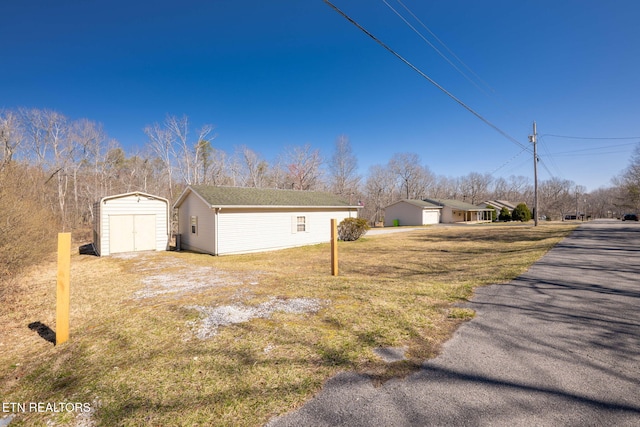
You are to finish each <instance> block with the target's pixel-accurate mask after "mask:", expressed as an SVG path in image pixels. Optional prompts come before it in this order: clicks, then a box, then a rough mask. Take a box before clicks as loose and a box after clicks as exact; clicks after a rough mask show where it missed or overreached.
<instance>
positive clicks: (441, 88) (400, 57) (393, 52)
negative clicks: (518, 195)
mask: <svg viewBox="0 0 640 427" xmlns="http://www.w3.org/2000/svg"><path fill="white" fill-rule="evenodd" d="M322 1H324V2H325V3H326V4H327V5H329V7H331V8H332V9H333V10H335V11H336V12H337V13H338V14H340V15H341V16H342V17H343V18H345V19H346V20H347V21H349V22H350V23H351V24H353V25H354V26H355V27H356V28H358V29H359V30H360V31H362V32H363V33H365V34H366V35H367V36H369V37H370V38H371V39H373V41H375V42H376V43H378V44H379V45H380V46H382V47H383V48H385V49H386V50H387V51H388V52H390V53H391V54H393V55H394V56H395V57H396V58H398V59H399V60H401V61H402V62H404V63H405V64H406V65H407V66H409V68H411V69H412V70H413V71H415V72H416V73H418V74H419V75H421V76H422V77H423V78H425V79H426V80H427V81H428V82H429V83H431V84H432V85H434V86H435V87H437V88H438V89H440V90H441V91H442V92H443V93H444V94H445V95H447V96H448V97H449V98H451V99H453V100H454V101H456V102H457V103H458V104H459V105H460V106H462V107H463V108H464V109H466V110H467V111H469V112H470V113H471V114H473V115H474V116H476V117H477V118H478V119H480V120H482V121H483V122H484V123H485V124H487V125H488V126H490V127H491V128H493V129H494V130H495V131H496V132H498V133H499V134H500V135H502V136H504V137H505V138H507V139H508V140H509V141H511V142H513V143H514V144H516V145H517V146H519V147H520V148H522V149H524V150H526V151H529V152H531V148H529V147H528V146H526V145H524V144H522V143H521V142H520V141H518V140H517V139H515V138H514V137H512V136H511V135H509V134H508V133H506V132H505V131H503V130H502V129H500V128H499V127H498V126H496V125H494V124H493V123H491V122H490V121H489V120H487V119H486V118H484V117H483V116H482V115H480V113H477V112H476V111H475V110H474V109H473V108H471V107H469V106H468V105H467V104H465V103H464V102H463V101H461V100H460V99H458V98H457V97H456V96H455V95H453V94H452V93H451V92H449V91H448V90H446V89H445V88H444V87H442V86H440V85H439V84H438V83H437V82H436V81H435V80H433V79H432V78H431V77H429V76H428V75H426V74H425V73H423V72H422V71H421V70H420V69H419V68H418V67H416V66H415V65H413V64H412V63H411V62H409V61H408V60H406V59H405V58H404V57H403V56H402V55H400V54H399V53H397V52H396V51H394V50H393V49H391V48H390V47H389V46H387V45H386V44H385V43H384V42H382V41H381V40H380V39H378V38H377V37H376V36H374V35H373V34H371V33H370V32H369V31H367V30H366V29H365V28H364V27H362V26H361V25H360V24H358V23H357V22H356V21H354V20H353V19H351V17H349V16H348V15H347V14H346V13H344V12H343V11H342V10H340V9H338V8H337V7H336V6H334V5H333V4H332V3H331V2H330V1H329V0H322Z"/></svg>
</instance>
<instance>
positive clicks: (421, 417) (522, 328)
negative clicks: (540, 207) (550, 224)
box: [268, 221, 640, 427]
mask: <svg viewBox="0 0 640 427" xmlns="http://www.w3.org/2000/svg"><path fill="white" fill-rule="evenodd" d="M639 248H640V225H639V224H637V223H632V224H630V223H622V222H619V221H594V222H590V223H585V224H583V225H581V226H580V227H579V228H578V229H577V230H576V231H575V232H574V233H572V235H571V236H569V237H567V238H566V239H565V240H563V241H562V242H561V243H560V244H558V245H557V246H556V247H555V248H554V249H552V250H551V251H550V252H549V253H547V255H545V256H544V257H543V258H542V259H541V260H540V261H539V262H538V263H536V264H535V265H533V266H532V267H531V268H530V270H529V271H528V272H527V273H526V274H524V275H522V276H521V277H519V278H517V279H516V280H514V281H512V282H511V283H509V284H506V285H492V286H487V287H484V288H479V289H478V290H477V292H476V294H475V296H474V297H473V300H472V302H471V303H470V304H469V307H471V308H473V309H474V310H476V312H477V316H476V317H475V318H474V319H473V320H472V321H470V322H468V323H466V324H464V325H463V326H462V327H461V328H460V329H459V330H458V331H457V333H456V334H455V336H454V337H453V338H452V339H451V340H450V341H449V342H448V343H447V344H446V345H445V347H444V351H443V353H442V354H441V355H440V356H438V357H437V358H435V359H432V360H429V361H427V362H425V363H424V365H423V367H422V369H421V370H420V371H419V372H417V373H415V374H413V375H411V376H410V377H408V378H406V379H402V380H392V381H389V382H387V383H386V384H384V385H382V386H381V387H378V388H376V387H374V385H373V384H372V382H371V381H370V380H369V379H368V378H367V377H365V376H361V375H357V374H355V373H348V372H347V373H342V374H339V375H337V376H336V377H334V378H332V379H330V380H329V381H328V382H327V383H326V384H325V387H324V389H323V390H322V391H321V392H320V393H319V394H318V396H316V397H315V398H314V399H312V400H311V401H310V402H308V403H307V404H306V405H304V406H303V407H302V408H300V409H299V410H298V411H296V412H293V413H291V414H288V415H286V416H283V417H280V418H275V419H273V420H272V421H271V422H269V423H268V426H269V427H283V426H301V425H304V426H372V425H375V426H453V425H455V426H489V425H490V426H533V425H535V426H639V425H640V310H639V307H640V281H639V280H638V279H639V278H640V249H639Z"/></svg>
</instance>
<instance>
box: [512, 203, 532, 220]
mask: <svg viewBox="0 0 640 427" xmlns="http://www.w3.org/2000/svg"><path fill="white" fill-rule="evenodd" d="M511 218H512V219H513V220H514V221H522V222H527V221H530V220H531V211H530V210H529V208H528V207H527V205H526V204H524V203H520V204H518V206H516V208H515V209H514V210H513V213H512V214H511Z"/></svg>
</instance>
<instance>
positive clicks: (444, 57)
mask: <svg viewBox="0 0 640 427" xmlns="http://www.w3.org/2000/svg"><path fill="white" fill-rule="evenodd" d="M382 2H383V3H384V4H385V5H386V6H387V7H388V8H389V9H391V11H392V12H393V13H395V14H396V15H397V16H398V17H399V18H400V19H401V20H402V21H403V22H404V23H405V24H406V25H407V26H408V27H409V28H411V29H412V30H413V32H415V33H416V34H417V35H418V36H419V37H420V38H421V39H422V40H423V41H424V42H425V43H427V44H428V45H429V46H431V48H432V49H433V50H435V51H436V53H437V54H438V55H440V57H441V58H442V59H444V60H445V61H447V62H448V63H449V65H451V66H452V67H453V68H454V69H455V70H456V71H457V72H458V73H460V75H461V76H462V77H464V78H465V79H467V81H468V82H469V83H471V84H472V85H474V86H475V87H476V88H477V89H478V90H479V91H481V92H483V93H485V94H486V92H485V90H484V89H483V88H481V87H480V85H478V84H477V83H476V82H474V81H473V80H471V78H470V77H469V76H467V75H466V74H465V73H464V72H463V71H462V70H461V69H460V68H458V66H457V65H456V64H454V63H453V62H452V61H451V60H450V59H449V58H447V57H446V56H445V55H444V54H443V53H442V52H441V51H440V50H439V49H438V48H437V47H436V46H434V44H433V43H431V42H430V41H429V40H428V39H427V38H426V37H425V36H424V35H423V34H422V33H421V32H420V31H418V29H417V28H416V27H414V26H413V25H411V23H410V22H409V21H407V20H406V19H405V17H404V16H402V15H401V14H400V13H399V12H398V11H397V10H396V9H394V8H393V6H391V5H390V4H389V3H388V2H387V0H382ZM398 3H400V4H401V5H402V6H403V7H404V8H405V9H406V10H407V11H408V12H409V13H410V14H411V16H413V18H414V19H416V20H417V21H418V22H419V23H420V24H422V26H423V27H424V28H425V29H426V30H427V31H429V33H430V34H431V35H432V36H433V37H435V39H436V40H438V42H440V44H442V45H443V46H445V48H446V45H445V44H444V43H442V41H440V39H438V37H437V36H436V35H435V34H433V32H431V30H429V29H428V28H427V27H426V25H424V24H423V23H422V21H420V20H419V19H418V18H417V17H416V16H415V15H414V14H413V13H412V12H411V11H410V10H409V9H408V8H407V7H406V6H405V5H404V4H402V2H400V1H398ZM447 49H448V48H447ZM449 53H451V54H452V55H453V56H454V57H455V58H456V59H458V57H457V56H456V55H455V54H453V52H451V50H449ZM458 62H460V63H461V64H463V65H465V64H464V63H463V62H462V61H460V59H458ZM467 69H468V67H467ZM472 72H473V71H472ZM473 74H474V75H475V76H476V78H478V79H479V77H478V76H477V74H475V73H473ZM479 80H481V79H479ZM481 81H482V80H481Z"/></svg>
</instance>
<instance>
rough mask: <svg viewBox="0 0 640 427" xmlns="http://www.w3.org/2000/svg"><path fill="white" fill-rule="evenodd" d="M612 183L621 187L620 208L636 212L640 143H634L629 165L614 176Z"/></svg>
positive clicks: (639, 205) (639, 194)
mask: <svg viewBox="0 0 640 427" xmlns="http://www.w3.org/2000/svg"><path fill="white" fill-rule="evenodd" d="M614 184H615V185H616V186H617V187H619V188H620V189H621V193H622V194H621V196H622V197H621V199H620V200H619V204H620V208H621V209H624V210H627V211H631V212H638V211H639V210H640V143H638V145H636V148H635V149H634V151H633V153H632V155H631V159H630V160H629V165H628V166H627V167H626V168H625V169H624V171H622V173H621V174H620V175H619V176H617V177H616V178H615V180H614Z"/></svg>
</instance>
